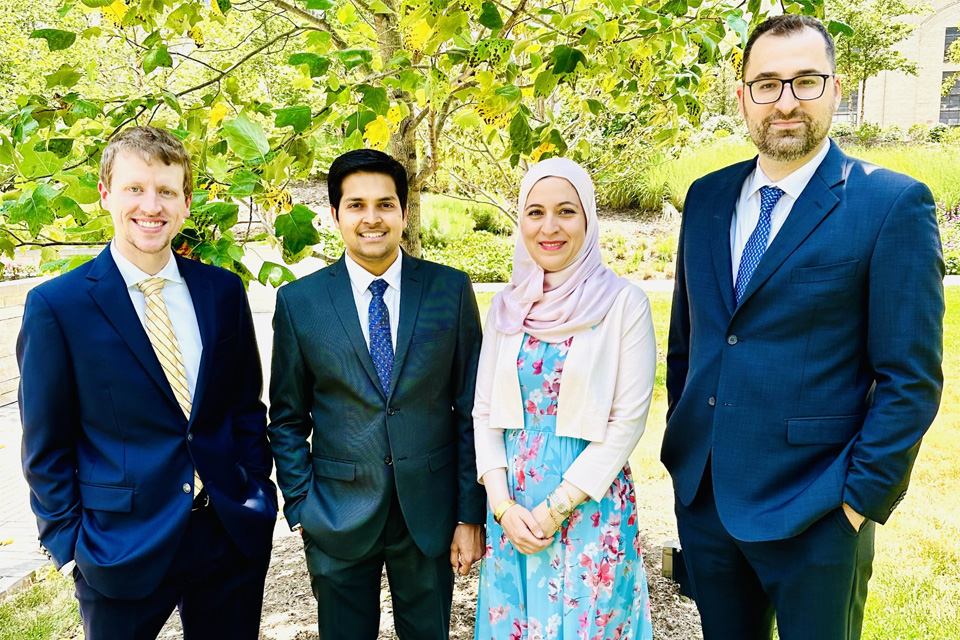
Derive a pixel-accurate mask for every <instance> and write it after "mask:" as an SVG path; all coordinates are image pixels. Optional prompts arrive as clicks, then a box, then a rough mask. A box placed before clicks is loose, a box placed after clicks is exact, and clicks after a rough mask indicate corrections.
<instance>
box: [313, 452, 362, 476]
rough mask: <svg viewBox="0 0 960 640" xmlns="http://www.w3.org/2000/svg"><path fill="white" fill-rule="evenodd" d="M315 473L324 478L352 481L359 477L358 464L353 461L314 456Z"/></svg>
mask: <svg viewBox="0 0 960 640" xmlns="http://www.w3.org/2000/svg"><path fill="white" fill-rule="evenodd" d="M313 473H314V474H315V475H318V476H321V477H323V478H331V479H333V480H346V481H347V482H352V481H353V480H355V479H356V477H357V465H355V464H354V463H352V462H343V461H342V460H331V459H330V458H321V457H319V456H314V457H313Z"/></svg>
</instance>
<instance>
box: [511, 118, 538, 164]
mask: <svg viewBox="0 0 960 640" xmlns="http://www.w3.org/2000/svg"><path fill="white" fill-rule="evenodd" d="M532 149H533V132H532V131H531V130H530V125H529V124H528V123H527V118H526V116H524V115H523V113H522V112H520V111H518V112H517V115H515V116H513V120H511V121H510V150H511V152H513V153H522V154H527V153H530V151H531V150H532Z"/></svg>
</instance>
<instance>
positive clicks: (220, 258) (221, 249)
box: [199, 236, 237, 267]
mask: <svg viewBox="0 0 960 640" xmlns="http://www.w3.org/2000/svg"><path fill="white" fill-rule="evenodd" d="M236 246H237V245H236V243H235V242H234V240H233V238H232V237H227V236H224V237H222V238H219V239H218V240H217V241H216V242H204V243H203V244H201V245H200V247H199V253H200V259H201V260H203V261H204V262H206V263H207V264H212V265H214V266H215V267H222V266H225V265H229V264H232V263H233V261H234V257H233V255H232V252H231V249H233V248H234V247H236Z"/></svg>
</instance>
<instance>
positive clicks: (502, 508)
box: [493, 498, 517, 524]
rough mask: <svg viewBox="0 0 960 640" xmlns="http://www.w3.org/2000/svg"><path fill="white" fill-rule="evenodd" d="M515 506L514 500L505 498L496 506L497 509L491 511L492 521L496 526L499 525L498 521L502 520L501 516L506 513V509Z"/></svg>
mask: <svg viewBox="0 0 960 640" xmlns="http://www.w3.org/2000/svg"><path fill="white" fill-rule="evenodd" d="M515 504H517V501H516V500H511V499H510V498H507V499H506V500H504V501H503V502H501V503H500V504H498V505H497V508H496V509H494V510H493V521H494V522H496V523H497V524H500V519H501V518H503V514H505V513H506V512H507V509H509V508H510V507H512V506H513V505H515Z"/></svg>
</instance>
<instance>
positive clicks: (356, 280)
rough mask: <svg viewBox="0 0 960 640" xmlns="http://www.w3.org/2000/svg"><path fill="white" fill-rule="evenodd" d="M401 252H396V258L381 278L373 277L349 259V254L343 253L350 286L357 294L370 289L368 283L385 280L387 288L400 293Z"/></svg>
mask: <svg viewBox="0 0 960 640" xmlns="http://www.w3.org/2000/svg"><path fill="white" fill-rule="evenodd" d="M401 254H402V251H397V258H396V260H394V261H393V264H391V265H390V266H389V267H387V270H386V271H384V272H383V275H381V276H375V275H373V274H372V273H370V272H369V271H367V270H366V269H364V268H363V267H361V266H360V264H359V263H358V262H357V261H356V260H354V259H353V258H351V257H350V254H349V253H346V252H345V253H344V262H345V263H346V265H347V273H348V274H349V275H350V284H352V285H353V288H354V289H356V290H357V292H358V293H361V294H362V293H363V292H365V291H366V290H367V289H369V288H370V283H371V282H373V281H374V280H377V279H379V280H385V281H386V283H387V286H388V287H391V288H393V289H396V290H397V291H400V265H401V264H402V263H403V260H401V259H400V255H401Z"/></svg>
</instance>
